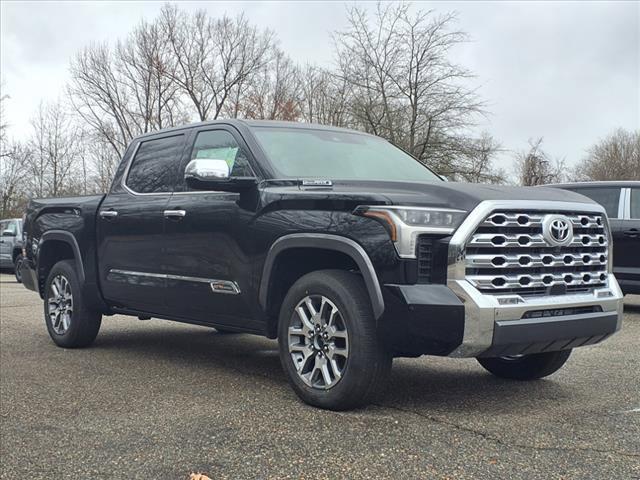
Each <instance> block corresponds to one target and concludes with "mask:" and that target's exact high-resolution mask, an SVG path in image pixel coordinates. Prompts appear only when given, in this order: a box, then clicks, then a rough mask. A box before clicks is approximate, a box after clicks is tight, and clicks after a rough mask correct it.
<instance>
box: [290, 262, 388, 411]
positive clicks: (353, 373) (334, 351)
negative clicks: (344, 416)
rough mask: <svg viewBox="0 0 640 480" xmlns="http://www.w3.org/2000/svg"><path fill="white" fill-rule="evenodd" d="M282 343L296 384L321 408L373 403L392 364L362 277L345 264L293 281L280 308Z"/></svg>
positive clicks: (295, 387)
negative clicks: (378, 329) (342, 266)
mask: <svg viewBox="0 0 640 480" xmlns="http://www.w3.org/2000/svg"><path fill="white" fill-rule="evenodd" d="M278 343H279V347H280V360H281V362H282V366H283V368H284V370H285V372H286V374H287V377H288V379H289V383H290V384H291V386H292V387H293V390H294V391H295V392H296V394H297V395H298V396H299V397H300V398H301V399H302V400H303V401H304V402H306V403H308V404H310V405H313V406H316V407H320V408H326V409H330V410H347V409H351V408H355V407H358V406H361V405H364V404H366V403H368V402H369V401H371V400H372V398H373V397H374V396H375V395H376V394H377V393H379V392H380V391H381V390H382V388H383V386H384V384H385V382H386V379H387V376H388V373H389V371H390V368H391V362H392V357H391V355H390V353H389V352H388V351H387V350H386V349H385V348H384V346H383V343H382V342H381V340H380V338H379V337H378V332H377V328H376V321H375V318H374V316H373V311H372V308H371V302H370V299H369V295H368V294H367V291H366V288H365V286H364V282H363V281H362V277H360V276H358V275H356V274H354V273H350V272H345V271H341V270H323V271H318V272H313V273H309V274H307V275H305V276H303V277H302V278H300V279H299V280H298V281H297V282H296V283H295V284H294V285H293V286H292V287H291V289H290V290H289V292H288V293H287V296H286V297H285V299H284V302H283V304H282V308H281V311H280V318H279V326H278Z"/></svg>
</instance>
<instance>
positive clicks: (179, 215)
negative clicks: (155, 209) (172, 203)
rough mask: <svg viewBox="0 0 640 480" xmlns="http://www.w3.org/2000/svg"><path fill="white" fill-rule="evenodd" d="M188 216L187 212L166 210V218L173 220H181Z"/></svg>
mask: <svg viewBox="0 0 640 480" xmlns="http://www.w3.org/2000/svg"><path fill="white" fill-rule="evenodd" d="M186 214H187V212H186V210H165V211H164V217H165V218H171V219H173V220H180V219H181V218H182V217H184V216H185V215H186Z"/></svg>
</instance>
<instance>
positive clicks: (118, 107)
mask: <svg viewBox="0 0 640 480" xmlns="http://www.w3.org/2000/svg"><path fill="white" fill-rule="evenodd" d="M174 69H175V64H174V59H173V53H172V51H171V50H170V48H169V43H168V42H167V39H166V38H165V36H164V32H163V30H162V29H161V28H160V27H159V26H158V25H156V24H150V23H146V22H141V23H140V24H139V25H138V27H136V29H135V30H134V31H133V32H132V33H131V34H130V35H129V37H128V38H127V39H126V40H124V41H121V42H118V43H117V45H116V47H115V48H114V49H111V48H110V47H109V46H108V45H104V44H103V45H98V44H92V45H90V46H88V47H86V48H85V49H83V50H82V51H80V52H79V53H78V54H77V55H76V56H75V58H74V59H73V60H72V62H71V65H70V71H71V82H70V85H69V87H68V93H69V97H70V99H71V102H72V104H73V106H74V107H75V109H76V111H77V112H78V114H79V115H80V117H81V118H82V119H83V121H84V123H85V124H86V125H87V126H89V127H90V128H91V129H92V131H93V132H95V134H97V135H100V136H101V137H102V138H104V140H105V141H106V142H107V143H108V144H109V145H110V146H111V147H112V148H113V149H114V151H115V152H116V154H117V155H118V156H121V155H122V154H123V153H124V150H125V149H126V147H127V145H128V143H129V142H130V141H131V139H132V138H133V137H135V136H137V135H140V134H142V133H146V132H149V131H151V130H155V129H160V128H166V127H171V126H175V125H179V124H182V123H185V122H187V121H188V118H189V117H188V115H187V114H186V112H185V111H184V106H183V105H182V102H181V98H180V95H179V89H178V86H177V85H176V84H175V83H174V82H173V80H172V78H173V76H174V75H175V73H174Z"/></svg>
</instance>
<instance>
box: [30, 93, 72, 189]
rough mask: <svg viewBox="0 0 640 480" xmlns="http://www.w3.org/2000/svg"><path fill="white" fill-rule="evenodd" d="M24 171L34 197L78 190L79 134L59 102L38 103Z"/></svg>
mask: <svg viewBox="0 0 640 480" xmlns="http://www.w3.org/2000/svg"><path fill="white" fill-rule="evenodd" d="M31 124H32V127H33V136H32V139H31V142H30V149H31V152H32V155H30V158H29V164H28V170H29V174H30V178H31V183H32V184H31V191H32V193H33V194H34V195H35V196H39V197H41V196H58V195H63V194H67V193H80V192H81V191H82V178H81V170H79V169H78V168H77V167H78V166H79V161H80V154H81V140H82V135H81V132H80V130H79V129H78V127H77V126H76V125H75V124H74V122H73V121H72V119H71V117H70V116H69V114H68V113H67V112H66V111H65V110H64V107H63V105H62V104H61V103H59V102H55V103H51V104H43V103H41V104H40V107H39V109H38V113H37V115H36V116H35V117H34V118H33V119H32V122H31Z"/></svg>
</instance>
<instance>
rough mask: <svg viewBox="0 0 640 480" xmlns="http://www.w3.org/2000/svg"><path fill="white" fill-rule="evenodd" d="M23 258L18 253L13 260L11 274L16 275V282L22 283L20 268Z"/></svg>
mask: <svg viewBox="0 0 640 480" xmlns="http://www.w3.org/2000/svg"><path fill="white" fill-rule="evenodd" d="M23 260H24V258H23V257H22V254H21V253H19V254H18V256H17V257H16V260H15V262H13V274H14V275H15V276H16V281H17V282H18V283H22V272H21V271H20V268H21V267H22V261H23Z"/></svg>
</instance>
